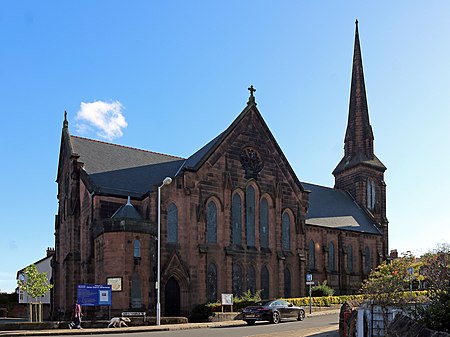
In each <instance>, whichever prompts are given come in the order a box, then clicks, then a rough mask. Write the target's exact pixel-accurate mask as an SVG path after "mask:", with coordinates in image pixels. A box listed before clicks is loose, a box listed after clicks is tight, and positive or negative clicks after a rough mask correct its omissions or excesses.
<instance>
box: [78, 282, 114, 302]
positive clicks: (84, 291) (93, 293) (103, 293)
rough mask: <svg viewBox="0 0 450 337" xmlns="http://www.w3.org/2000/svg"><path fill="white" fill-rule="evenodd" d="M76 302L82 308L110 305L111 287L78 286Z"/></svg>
mask: <svg viewBox="0 0 450 337" xmlns="http://www.w3.org/2000/svg"><path fill="white" fill-rule="evenodd" d="M77 301H78V303H79V304H80V305H82V306H94V305H111V285H103V284H79V285H78V288H77Z"/></svg>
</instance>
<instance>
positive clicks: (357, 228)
mask: <svg viewBox="0 0 450 337" xmlns="http://www.w3.org/2000/svg"><path fill="white" fill-rule="evenodd" d="M302 184H303V187H304V188H305V189H306V190H309V191H311V193H309V208H308V213H307V214H306V224H307V225H312V226H320V227H328V228H335V229H342V230H348V231H354V232H360V233H361V232H363V233H368V234H378V235H381V232H380V231H379V230H378V228H377V227H376V225H375V223H374V222H373V220H372V219H371V217H370V216H369V214H367V213H366V211H365V210H363V209H362V208H361V207H360V206H359V205H358V204H357V203H356V201H355V200H354V199H353V198H352V197H351V195H350V194H348V193H347V192H344V191H341V190H337V189H334V188H329V187H324V186H319V185H314V184H309V183H304V182H302Z"/></svg>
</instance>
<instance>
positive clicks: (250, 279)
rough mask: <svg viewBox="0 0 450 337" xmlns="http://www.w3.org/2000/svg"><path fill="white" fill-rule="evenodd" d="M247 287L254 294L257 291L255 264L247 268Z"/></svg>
mask: <svg viewBox="0 0 450 337" xmlns="http://www.w3.org/2000/svg"><path fill="white" fill-rule="evenodd" d="M247 289H248V290H250V292H251V293H252V294H255V293H256V272H255V267H253V266H250V267H249V268H248V270H247Z"/></svg>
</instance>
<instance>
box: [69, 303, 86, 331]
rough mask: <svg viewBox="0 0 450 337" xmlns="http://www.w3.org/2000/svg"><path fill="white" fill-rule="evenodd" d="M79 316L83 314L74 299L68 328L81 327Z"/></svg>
mask: <svg viewBox="0 0 450 337" xmlns="http://www.w3.org/2000/svg"><path fill="white" fill-rule="evenodd" d="M81 316H83V314H82V313H81V305H80V304H79V303H78V302H77V301H75V304H74V305H73V317H74V319H73V321H72V322H70V323H69V329H72V328H74V327H75V328H77V329H83V328H82V327H81Z"/></svg>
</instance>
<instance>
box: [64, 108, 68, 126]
mask: <svg viewBox="0 0 450 337" xmlns="http://www.w3.org/2000/svg"><path fill="white" fill-rule="evenodd" d="M68 126H69V122H68V121H67V111H66V110H64V122H63V128H67V127H68Z"/></svg>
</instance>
